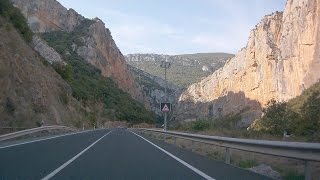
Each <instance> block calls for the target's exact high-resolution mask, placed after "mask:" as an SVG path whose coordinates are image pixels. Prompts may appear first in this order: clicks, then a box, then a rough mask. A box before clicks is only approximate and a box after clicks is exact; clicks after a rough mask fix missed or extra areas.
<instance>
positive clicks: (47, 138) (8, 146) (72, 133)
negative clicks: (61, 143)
mask: <svg viewBox="0 0 320 180" xmlns="http://www.w3.org/2000/svg"><path fill="white" fill-rule="evenodd" d="M99 130H103V129H99ZM91 131H97V130H88V131H81V132H74V133H69V134H63V135H58V136H53V137H48V138H43V139H37V140H33V141H27V142H22V143H17V144H11V145H7V146H2V147H1V146H0V149H4V148H9V147H13V146H19V145H24V144H29V143H34V142H39V141H45V140H49V139H55V138H59V137H64V136H69V135H74V134H81V133H86V132H91Z"/></svg>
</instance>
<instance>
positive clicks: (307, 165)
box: [304, 161, 311, 180]
mask: <svg viewBox="0 0 320 180" xmlns="http://www.w3.org/2000/svg"><path fill="white" fill-rule="evenodd" d="M304 179H305V180H311V162H310V161H305V165H304Z"/></svg>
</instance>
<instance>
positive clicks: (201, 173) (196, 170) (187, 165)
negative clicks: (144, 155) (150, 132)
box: [129, 130, 215, 180]
mask: <svg viewBox="0 0 320 180" xmlns="http://www.w3.org/2000/svg"><path fill="white" fill-rule="evenodd" d="M129 131H130V130H129ZM130 132H131V133H133V134H135V135H136V136H138V137H140V138H142V139H143V140H145V141H147V142H148V143H150V144H151V145H153V146H155V147H156V148H158V149H159V150H161V151H162V152H164V153H166V154H167V155H169V156H170V157H172V158H173V159H175V160H176V161H178V162H179V163H181V164H183V165H184V166H186V167H187V168H189V169H191V170H192V171H194V172H195V173H197V174H199V175H200V176H202V177H203V178H205V179H207V180H215V179H214V178H212V177H210V176H209V175H207V174H205V173H204V172H202V171H200V170H199V169H197V168H195V167H193V166H192V165H190V164H188V163H187V162H185V161H183V160H182V159H180V158H178V157H177V156H175V155H173V154H171V153H169V152H168V151H166V150H164V149H162V148H161V147H159V146H158V145H156V144H154V143H153V142H151V141H149V140H148V139H146V138H144V137H142V136H140V135H139V134H136V133H135V132H133V131H130Z"/></svg>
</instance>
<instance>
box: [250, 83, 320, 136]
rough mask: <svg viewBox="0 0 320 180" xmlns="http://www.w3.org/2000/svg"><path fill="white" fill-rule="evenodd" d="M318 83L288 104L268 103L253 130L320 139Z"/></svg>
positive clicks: (319, 87)
mask: <svg viewBox="0 0 320 180" xmlns="http://www.w3.org/2000/svg"><path fill="white" fill-rule="evenodd" d="M319 90H320V82H318V83H316V84H315V85H313V86H312V87H310V88H309V89H307V90H305V91H304V92H303V93H302V94H301V95H300V96H298V97H296V98H294V99H292V100H290V101H289V102H287V103H286V102H276V101H275V100H272V101H270V103H269V104H268V106H267V108H265V109H264V113H265V114H264V116H263V117H262V118H261V119H260V120H258V121H257V122H256V124H255V126H254V129H256V130H259V131H264V132H267V133H271V134H274V135H282V133H283V132H284V131H286V132H288V133H289V134H293V135H295V136H305V137H308V138H309V140H311V141H312V140H319V139H320V128H319V127H320V91H319Z"/></svg>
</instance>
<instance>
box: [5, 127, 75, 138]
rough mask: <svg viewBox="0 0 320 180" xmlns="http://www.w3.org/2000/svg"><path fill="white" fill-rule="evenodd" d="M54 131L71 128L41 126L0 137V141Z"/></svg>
mask: <svg viewBox="0 0 320 180" xmlns="http://www.w3.org/2000/svg"><path fill="white" fill-rule="evenodd" d="M54 129H72V128H70V127H67V126H42V127H37V128H32V129H26V130H22V131H17V132H13V133H9V134H4V135H0V141H4V140H9V139H13V138H17V137H20V136H24V135H28V134H32V133H36V132H40V131H46V130H54Z"/></svg>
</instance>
